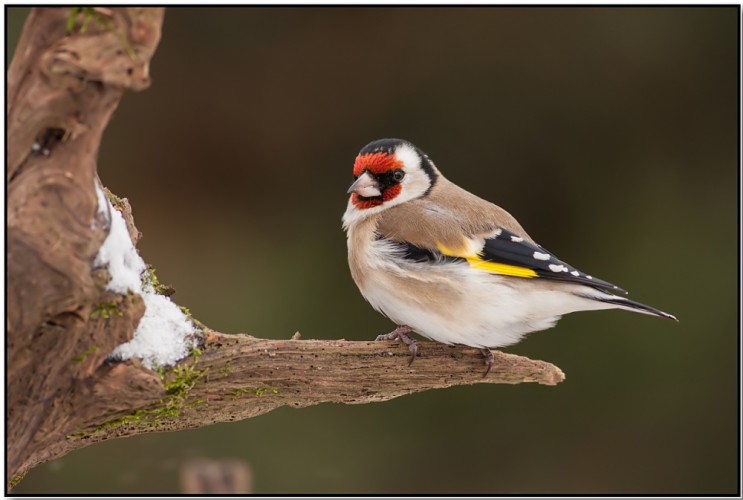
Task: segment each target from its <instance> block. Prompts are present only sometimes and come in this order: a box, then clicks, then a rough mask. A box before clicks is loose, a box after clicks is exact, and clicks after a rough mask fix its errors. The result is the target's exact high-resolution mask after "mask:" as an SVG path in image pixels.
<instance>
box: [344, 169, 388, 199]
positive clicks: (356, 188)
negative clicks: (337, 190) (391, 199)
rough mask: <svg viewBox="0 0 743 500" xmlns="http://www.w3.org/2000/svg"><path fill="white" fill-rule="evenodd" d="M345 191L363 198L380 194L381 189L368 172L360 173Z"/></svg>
mask: <svg viewBox="0 0 743 500" xmlns="http://www.w3.org/2000/svg"><path fill="white" fill-rule="evenodd" d="M346 192H347V193H356V194H358V195H359V196H363V197H364V198H371V197H373V196H382V191H380V190H379V183H378V182H377V180H376V179H375V178H374V177H373V176H372V175H371V174H370V173H369V172H364V173H363V174H361V175H360V176H359V177H358V178H357V179H356V180H355V181H354V183H353V184H351V187H350V188H348V191H346Z"/></svg>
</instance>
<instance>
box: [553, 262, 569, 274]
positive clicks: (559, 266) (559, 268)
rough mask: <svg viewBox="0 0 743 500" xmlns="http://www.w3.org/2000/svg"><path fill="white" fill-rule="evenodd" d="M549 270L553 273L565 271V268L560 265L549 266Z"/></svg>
mask: <svg viewBox="0 0 743 500" xmlns="http://www.w3.org/2000/svg"><path fill="white" fill-rule="evenodd" d="M549 268H550V271H552V272H553V273H559V272H562V271H567V268H566V267H565V266H563V265H562V264H550V265H549Z"/></svg>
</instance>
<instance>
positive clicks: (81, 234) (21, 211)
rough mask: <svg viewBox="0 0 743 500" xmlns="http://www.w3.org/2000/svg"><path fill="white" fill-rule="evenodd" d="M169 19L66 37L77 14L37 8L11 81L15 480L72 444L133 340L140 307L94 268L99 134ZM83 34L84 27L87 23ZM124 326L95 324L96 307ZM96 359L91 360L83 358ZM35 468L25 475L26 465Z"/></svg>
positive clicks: (127, 21)
mask: <svg viewBox="0 0 743 500" xmlns="http://www.w3.org/2000/svg"><path fill="white" fill-rule="evenodd" d="M163 14H164V10H163V9H135V8H121V9H111V10H108V9H100V10H98V11H96V12H95V15H96V16H103V17H100V21H98V20H96V19H93V20H92V21H91V22H90V23H89V24H88V26H87V30H86V32H85V33H84V34H81V33H79V32H78V33H75V34H71V35H67V32H66V27H67V23H68V19H69V15H70V9H67V8H43V9H32V11H31V14H30V15H29V18H28V19H27V21H26V25H25V27H24V30H23V33H22V35H21V39H20V43H19V45H18V49H17V50H16V54H15V56H14V58H13V61H12V63H11V65H10V68H9V70H8V105H7V126H8V129H7V134H8V135H7V137H8V158H7V181H8V192H7V193H8V239H7V245H8V254H7V258H8V261H7V262H8V299H7V300H8V318H7V345H8V359H9V363H8V369H7V370H8V371H7V375H8V378H9V380H10V381H11V383H10V384H8V396H7V398H8V399H7V401H8V471H9V475H10V477H11V478H12V477H16V476H17V475H18V474H19V473H20V472H22V471H24V470H26V469H27V464H28V457H31V456H34V455H36V454H37V453H40V452H41V451H42V450H44V449H45V448H46V447H47V446H48V445H50V444H51V443H54V442H57V441H58V440H59V439H63V438H64V435H65V433H66V432H68V429H67V427H68V425H69V424H74V421H75V419H76V416H75V412H74V409H73V408H71V406H70V404H71V401H73V400H74V399H75V398H77V397H79V395H78V392H79V390H81V388H83V387H85V385H86V383H87V382H86V378H87V377H90V376H91V373H92V371H93V367H96V366H100V364H101V362H102V361H103V358H104V357H105V356H106V354H107V353H109V352H110V350H111V349H112V348H113V347H115V346H116V345H118V344H119V343H121V342H123V341H126V340H127V339H129V338H131V335H132V331H133V327H134V325H136V323H137V321H138V320H139V317H140V316H141V315H142V313H143V310H144V309H143V306H142V301H141V299H140V298H138V297H117V296H112V295H111V294H107V293H106V292H104V291H103V290H102V287H101V283H102V282H103V281H102V277H101V276H96V275H95V274H94V273H93V272H92V263H93V259H94V257H95V255H96V253H97V251H98V248H99V247H100V245H101V243H102V241H103V240H104V238H105V236H106V231H107V228H106V227H104V226H101V225H96V226H95V227H94V224H93V220H94V215H95V213H96V211H97V207H98V203H97V199H96V195H95V191H94V184H93V182H94V179H96V159H97V155H98V148H99V145H100V140H101V135H102V133H103V130H104V129H105V127H106V125H107V124H108V121H109V119H110V117H111V114H112V113H113V111H114V110H115V109H116V106H117V105H118V103H119V100H120V99H121V96H122V94H123V91H124V90H125V89H127V88H131V89H141V88H144V87H145V86H146V85H147V83H148V81H149V78H148V67H149V61H150V58H151V57H152V54H153V53H154V50H155V47H156V46H157V43H158V41H159V39H160V30H161V24H162V18H163ZM78 17H79V19H78V25H77V28H78V29H79V27H80V23H81V22H82V21H83V17H84V16H83V14H80V15H79V16H78ZM108 301H114V302H117V303H120V304H121V307H120V310H121V311H122V316H121V317H117V318H116V319H115V320H114V321H112V322H107V323H105V324H102V323H101V322H100V321H91V318H90V315H91V312H92V311H93V310H94V308H95V307H96V305H97V304H100V303H104V302H108ZM93 349H95V352H91V354H90V355H89V356H87V357H86V359H85V360H83V361H81V362H76V361H75V360H76V359H77V357H78V356H80V354H81V353H83V352H86V351H88V350H93ZM24 464H25V465H24Z"/></svg>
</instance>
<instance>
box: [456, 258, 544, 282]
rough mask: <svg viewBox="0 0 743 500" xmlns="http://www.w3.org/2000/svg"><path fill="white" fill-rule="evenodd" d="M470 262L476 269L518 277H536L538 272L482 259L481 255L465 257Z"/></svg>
mask: <svg viewBox="0 0 743 500" xmlns="http://www.w3.org/2000/svg"><path fill="white" fill-rule="evenodd" d="M465 258H466V259H467V262H469V264H470V267H474V268H476V269H482V270H484V271H489V272H491V273H496V274H503V275H504V276H515V277H517V278H536V277H537V273H536V272H535V271H534V270H533V269H529V268H528V267H521V266H512V265H510V264H499V263H498V262H490V261H488V260H482V259H481V258H479V257H474V258H473V257H465Z"/></svg>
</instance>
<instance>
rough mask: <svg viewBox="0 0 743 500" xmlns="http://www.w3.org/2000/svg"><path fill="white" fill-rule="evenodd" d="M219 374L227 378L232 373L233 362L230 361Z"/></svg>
mask: <svg viewBox="0 0 743 500" xmlns="http://www.w3.org/2000/svg"><path fill="white" fill-rule="evenodd" d="M219 373H221V374H222V376H223V377H226V376H228V375H229V374H230V373H232V361H228V362H227V364H226V365H224V366H223V367H222V369H221V370H220V371H219Z"/></svg>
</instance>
